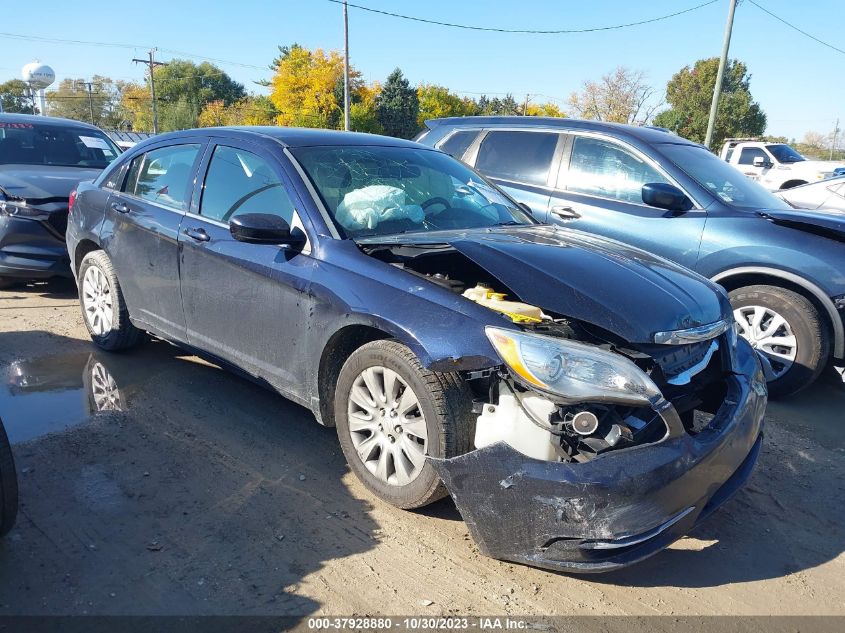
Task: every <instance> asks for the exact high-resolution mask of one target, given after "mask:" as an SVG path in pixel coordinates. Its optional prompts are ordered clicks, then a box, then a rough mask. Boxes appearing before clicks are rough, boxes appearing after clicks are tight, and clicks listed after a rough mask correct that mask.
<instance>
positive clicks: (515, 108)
mask: <svg viewBox="0 0 845 633" xmlns="http://www.w3.org/2000/svg"><path fill="white" fill-rule="evenodd" d="M477 110H478V114H481V115H484V116H512V115H515V114H516V115H521V114H522V106H521V105H520V104H518V103H517V102H516V99H514V98H513V95H511V94H508V95H505V96H504V97H503V98H501V99H499V97H493V98H492V99H489V98H488V97H487V95H481V96H480V97H479V98H478V102H477Z"/></svg>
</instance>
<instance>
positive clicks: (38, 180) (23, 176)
mask: <svg viewBox="0 0 845 633" xmlns="http://www.w3.org/2000/svg"><path fill="white" fill-rule="evenodd" d="M101 171H102V169H96V168H91V167H58V166H56V167H54V166H51V165H0V187H2V189H3V191H5V192H6V194H7V195H9V196H14V197H16V198H23V199H24V200H26V201H27V202H30V203H32V204H39V203H42V202H58V201H59V200H58V199H60V198H61V199H64V201H65V202H66V201H67V197H68V196H69V195H70V192H71V190H72V189H73V188H74V187H76V186H77V185H78V184H79V183H80V182H82V181H83V180H94V179H95V178H96V177H97V176H99V175H100V172H101Z"/></svg>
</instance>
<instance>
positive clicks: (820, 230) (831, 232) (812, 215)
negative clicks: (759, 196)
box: [758, 209, 845, 241]
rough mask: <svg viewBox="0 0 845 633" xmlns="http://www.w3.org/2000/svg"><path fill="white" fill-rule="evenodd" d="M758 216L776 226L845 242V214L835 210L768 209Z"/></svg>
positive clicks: (759, 212) (760, 212)
mask: <svg viewBox="0 0 845 633" xmlns="http://www.w3.org/2000/svg"><path fill="white" fill-rule="evenodd" d="M758 214H759V215H760V216H761V217H763V218H766V219H767V220H769V222H772V223H774V224H778V225H780V226H787V227H789V228H792V229H796V230H798V231H804V232H806V233H813V234H816V235H821V236H823V237H829V238H830V239H832V240H839V241H845V213H842V212H841V211H836V210H833V209H830V210H823V209H815V210H810V209H795V210H791V209H767V210H765V211H758Z"/></svg>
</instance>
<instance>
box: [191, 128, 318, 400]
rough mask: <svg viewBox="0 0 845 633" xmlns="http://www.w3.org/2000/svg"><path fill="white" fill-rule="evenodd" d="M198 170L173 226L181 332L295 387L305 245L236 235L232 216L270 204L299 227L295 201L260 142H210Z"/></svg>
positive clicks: (305, 299) (304, 304) (302, 336)
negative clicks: (188, 201) (186, 206)
mask: <svg viewBox="0 0 845 633" xmlns="http://www.w3.org/2000/svg"><path fill="white" fill-rule="evenodd" d="M200 173H201V174H202V178H200V179H199V181H198V182H197V187H196V191H195V195H194V204H193V205H192V208H191V212H190V213H189V214H188V215H187V216H186V217H185V221H184V222H183V224H182V230H181V232H180V234H179V243H180V245H181V250H182V267H181V280H182V304H183V306H184V311H185V319H186V323H187V331H188V341H189V342H190V343H191V344H192V345H194V346H196V347H198V348H200V349H204V350H207V351H209V352H211V353H213V354H215V355H217V356H219V357H220V358H222V359H224V360H227V361H229V362H231V363H233V364H235V365H237V366H238V367H240V368H242V369H244V370H246V371H247V372H249V373H250V374H252V375H254V376H257V377H259V378H262V379H264V380H266V381H267V382H269V383H270V384H271V385H273V386H274V387H276V388H277V389H280V390H282V391H284V392H286V393H288V394H294V395H295V394H296V393H297V392H299V391H301V390H302V387H301V384H302V379H301V375H300V374H301V370H302V368H303V366H304V365H303V358H302V357H301V354H302V351H303V350H304V341H305V340H306V336H307V330H308V327H309V324H310V322H311V321H310V317H309V310H310V307H311V300H310V298H309V296H308V285H309V280H310V279H311V271H312V268H313V264H314V260H313V258H312V257H311V256H310V245H306V247H305V248H304V249H301V250H297V249H286V248H284V247H280V246H276V245H267V244H248V243H244V242H238V241H236V240H235V239H234V238H233V237H232V234H231V232H230V230H229V221H230V220H231V219H232V218H233V217H235V216H237V215H240V214H243V213H271V214H277V215H280V216H281V217H282V218H284V219H285V220H286V221H287V222H288V223H289V224H290V225H291V227H292V228H293V229H294V230H301V231H303V232H304V231H305V227H304V226H303V224H302V222H301V218H300V215H299V213H298V212H297V208H300V209H301V208H302V207H301V205H300V204H299V201H298V198H297V197H296V193H295V192H294V190H293V187H292V186H291V182H290V180H289V179H288V177H287V175H286V173H285V171H284V169H283V167H282V164H281V162H280V159H279V158H277V157H276V156H275V155H273V154H272V153H270V152H268V151H266V150H265V149H264V148H263V147H260V146H258V145H253V144H252V143H246V142H240V141H230V140H228V139H227V140H219V141H217V142H215V143H212V144H211V145H210V146H209V148H208V151H207V152H206V157H205V158H204V160H203V164H202V165H201V167H200Z"/></svg>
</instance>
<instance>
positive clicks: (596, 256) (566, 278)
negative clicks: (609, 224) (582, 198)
mask: <svg viewBox="0 0 845 633" xmlns="http://www.w3.org/2000/svg"><path fill="white" fill-rule="evenodd" d="M367 241H371V240H367ZM372 241H373V242H375V241H376V240H375V239H373V240H372ZM378 242H381V243H386V242H397V243H400V242H401V243H418V244H422V243H439V244H443V243H447V244H449V245H451V246H452V247H453V248H454V249H455V250H457V251H459V252H460V253H462V254H463V255H464V256H466V257H467V258H469V259H471V260H472V261H473V262H475V263H476V264H478V265H479V266H481V267H482V268H484V269H485V270H486V271H487V272H489V273H490V274H491V275H493V276H494V277H496V278H497V279H498V280H499V281H501V282H502V283H503V284H504V285H506V286H507V287H508V288H509V289H510V290H511V291H512V292H513V293H514V294H516V295H517V297H518V298H519V299H520V300H521V301H524V302H526V303H530V304H532V305H536V306H539V307H540V308H542V309H544V310H546V311H548V312H554V313H556V314H559V315H561V316H566V317H570V318H573V319H577V320H579V321H583V322H585V323H591V324H593V325H595V326H597V327H600V328H603V329H605V330H607V331H610V332H612V333H614V334H616V335H617V336H619V337H621V338H623V339H625V340H626V341H628V342H630V343H652V342H653V338H654V334H655V333H656V332H665V331H672V330H683V329H688V328H693V327H698V326H700V325H707V324H710V323H714V322H716V321H719V320H721V319H724V318H728V317H729V315H730V314H731V310H730V305H729V303H728V300H727V297H726V296H725V294H724V293H723V292H722V291H721V290H720V289H719V288H718V287H717V286H716V285H714V284H712V283H711V282H709V281H708V280H706V279H704V278H703V277H700V276H699V275H697V274H695V273H693V272H691V271H689V270H687V269H685V268H681V267H680V266H678V265H676V264H673V263H672V262H669V261H667V260H664V259H660V258H656V257H653V256H652V255H649V254H648V253H646V252H644V251H640V250H637V249H634V248H631V247H628V246H625V245H623V244H620V243H618V242H614V241H611V240H606V239H603V238H598V237H595V236H593V235H589V234H587V233H582V232H580V231H573V230H571V229H561V228H557V227H552V226H548V225H535V226H522V227H507V228H496V229H476V230H470V231H460V232H437V233H429V234H419V235H410V234H405V235H397V236H395V237H389V238H379V239H378Z"/></svg>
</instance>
